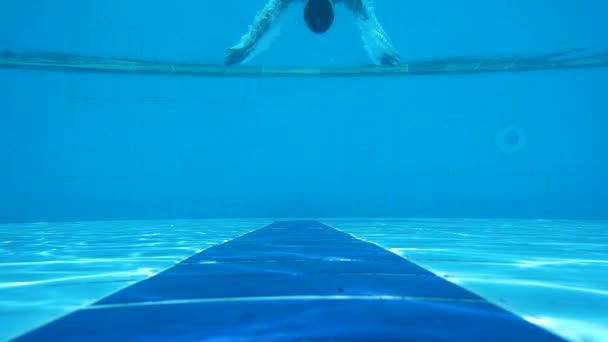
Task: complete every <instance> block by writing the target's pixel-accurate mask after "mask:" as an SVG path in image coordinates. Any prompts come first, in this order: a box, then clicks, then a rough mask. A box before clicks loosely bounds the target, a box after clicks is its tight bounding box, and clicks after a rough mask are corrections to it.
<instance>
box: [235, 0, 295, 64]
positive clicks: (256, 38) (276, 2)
mask: <svg viewBox="0 0 608 342" xmlns="http://www.w3.org/2000/svg"><path fill="white" fill-rule="evenodd" d="M295 1H298V0H268V3H267V4H266V6H264V8H263V9H262V11H261V12H260V13H259V14H258V15H257V17H256V18H255V21H254V22H253V24H252V25H251V26H250V27H249V31H247V33H246V34H245V35H244V36H243V37H241V40H240V41H239V42H238V43H237V44H236V45H235V46H233V47H231V48H230V49H228V51H229V53H228V55H227V56H226V58H225V60H224V62H225V64H226V65H231V64H237V63H240V62H242V61H244V60H245V59H246V58H247V57H249V56H250V55H251V53H252V52H253V51H254V49H255V47H256V45H257V44H258V43H259V42H260V40H261V39H262V38H263V37H264V35H265V34H266V33H268V31H270V29H271V28H272V26H273V24H274V23H275V21H276V20H277V19H278V17H279V16H280V15H281V14H282V13H283V12H284V11H285V10H286V9H287V7H289V5H291V4H292V3H294V2H295Z"/></svg>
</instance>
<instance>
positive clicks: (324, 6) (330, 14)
mask: <svg viewBox="0 0 608 342" xmlns="http://www.w3.org/2000/svg"><path fill="white" fill-rule="evenodd" d="M304 20H305V21H306V25H307V26H308V28H309V29H310V30H311V31H312V32H314V33H319V34H320V33H325V32H327V30H329V28H330V27H331V25H332V24H333V22H334V5H333V3H332V1H331V0H308V2H307V3H306V7H304Z"/></svg>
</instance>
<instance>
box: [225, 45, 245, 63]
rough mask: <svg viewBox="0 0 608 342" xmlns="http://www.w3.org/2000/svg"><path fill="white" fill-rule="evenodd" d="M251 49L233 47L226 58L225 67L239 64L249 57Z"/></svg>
mask: <svg viewBox="0 0 608 342" xmlns="http://www.w3.org/2000/svg"><path fill="white" fill-rule="evenodd" d="M249 51H250V49H248V48H242V47H231V48H229V49H228V54H227V55H226V57H225V58H224V64H225V65H234V64H239V63H241V62H242V61H244V60H245V59H246V58H247V57H248V56H249Z"/></svg>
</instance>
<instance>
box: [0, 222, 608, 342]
mask: <svg viewBox="0 0 608 342" xmlns="http://www.w3.org/2000/svg"><path fill="white" fill-rule="evenodd" d="M271 222H272V220H204V221H167V222H154V221H142V222H134V221H129V222H87V223H65V224H54V223H53V224H51V223H48V224H47V223H39V224H23V225H0V243H1V245H0V249H1V251H2V252H3V253H2V257H0V258H1V259H0V268H1V270H2V272H1V276H0V317H1V318H2V319H0V340H3V339H10V338H15V337H17V336H22V337H21V338H20V339H18V340H40V339H41V338H40V337H41V336H46V337H47V338H48V337H49V336H53V340H69V339H70V338H73V339H74V338H75V339H76V340H78V338H76V337H77V336H81V337H82V336H87V334H89V335H90V334H91V333H92V332H95V334H94V335H95V336H100V339H104V340H107V339H109V338H115V339H116V338H118V339H121V340H124V339H129V338H131V339H134V338H135V337H136V336H140V337H142V336H145V334H152V335H149V336H150V337H151V336H157V337H158V336H164V337H166V338H169V337H170V336H173V337H174V338H175V337H177V336H181V340H191V339H197V338H199V339H200V338H211V337H214V338H220V340H221V338H222V337H223V338H225V339H226V340H231V339H232V340H233V339H238V338H247V337H251V336H257V337H260V336H261V337H263V339H265V340H285V339H301V338H308V339H328V338H336V337H342V338H347V339H348V338H351V339H352V338H353V337H357V336H359V337H362V336H363V337H368V339H369V338H372V337H375V338H380V339H382V340H391V339H392V340H403V339H404V338H403V337H404V336H407V337H408V338H406V340H407V339H410V340H429V341H435V340H446V338H447V337H448V336H452V339H451V340H454V339H453V338H457V337H458V338H459V339H460V340H471V339H475V338H479V339H481V340H483V339H485V338H487V337H488V336H491V335H493V334H494V335H496V334H497V332H499V331H501V329H503V330H504V333H501V334H500V336H504V337H505V338H509V339H510V340H513V339H517V340H521V339H522V338H520V337H518V336H527V337H529V338H531V337H533V336H536V338H534V339H533V340H543V339H546V340H559V339H558V338H557V337H556V335H559V336H561V337H563V338H566V339H568V340H572V341H601V340H606V338H607V336H608V333H607V331H608V322H606V318H605V317H608V315H607V312H606V309H605V308H606V307H608V303H607V294H608V293H606V292H607V291H605V290H603V289H606V288H608V286H607V285H608V284H606V280H605V279H604V278H605V277H603V276H602V274H606V272H605V271H606V264H607V263H608V262H607V261H606V260H607V258H606V253H607V252H606V244H607V240H608V239H607V237H606V235H605V234H604V235H602V231H604V230H605V227H606V223H605V222H597V221H593V222H581V221H538V220H537V221H529V220H528V221H513V220H509V221H505V220H502V221H499V220H434V219H416V220H411V219H410V220H397V219H386V220H362V219H358V220H336V219H330V220H323V222H324V223H326V224H327V225H328V226H331V227H335V228H338V230H336V229H333V228H330V227H328V226H326V225H323V224H318V223H315V222H314V221H294V222H292V221H285V222H283V221H282V222H283V223H274V224H270V223H271ZM269 224H270V225H269ZM262 227H265V228H262ZM259 228H262V229H259ZM573 231H576V232H577V234H575V235H573V234H572V232H573ZM365 241H367V242H365ZM210 246H213V247H211V248H207V247H210ZM391 252H392V253H391ZM159 272H160V273H159ZM142 280H143V281H142ZM237 307H238V310H235V308H237ZM231 308H232V309H231ZM220 312H222V313H223V314H219V313H220ZM209 313H213V314H211V315H209ZM66 315H67V316H66ZM121 315H126V316H124V317H131V318H130V319H127V318H120V317H121ZM134 317H135V318H134ZM175 317H180V319H179V320H178V321H179V322H180V323H179V324H168V323H167V322H170V321H171V318H175ZM137 318H140V319H139V321H138V319H137ZM155 320H158V321H159V322H162V323H163V324H158V325H154V324H149V323H146V322H150V321H155ZM49 322H51V323H50V324H48V323H49ZM87 322H88V324H87ZM91 322H95V324H91ZM104 322H105V323H106V324H109V326H117V324H118V323H120V322H122V323H123V325H124V326H118V328H113V329H108V328H107V326H106V327H105V328H104ZM305 322H316V324H315V325H314V326H315V327H316V328H315V329H310V326H307V325H304V326H303V324H305ZM192 326H196V327H197V329H194V330H188V327H192ZM39 327H42V329H36V328H39ZM235 327H237V328H235ZM480 327H481V328H480ZM539 327H543V328H544V329H543V328H539ZM95 329H99V330H95ZM545 329H547V330H545ZM547 331H552V332H553V333H554V334H556V335H553V334H551V333H548V332H547ZM101 332H105V335H104V334H101ZM178 332H182V333H183V334H185V333H186V332H187V333H188V334H187V335H179V333H178ZM24 333H26V334H25V335H23V334H24ZM40 334H42V335H40ZM108 334H110V335H108ZM111 334H115V335H111ZM138 334H139V335H138ZM197 334H198V335H197ZM210 334H211V335H210ZM281 334H283V335H281ZM349 334H350V335H349ZM446 334H447V335H446ZM518 334H521V335H518ZM535 334H537V335H535ZM70 336H71V337H70ZM102 337H103V338H102ZM80 339H82V338H80ZM87 339H89V340H90V338H87ZM175 340H178V339H175Z"/></svg>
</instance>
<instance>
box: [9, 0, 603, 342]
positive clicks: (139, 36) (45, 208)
mask: <svg viewBox="0 0 608 342" xmlns="http://www.w3.org/2000/svg"><path fill="white" fill-rule="evenodd" d="M264 3H265V0H247V1H245V0H230V1H229V0H225V1H221V2H217V3H213V2H212V1H209V0H208V1H198V0H183V1H179V2H177V3H172V4H168V3H167V2H161V1H156V0H152V1H150V0H147V1H145V0H133V1H129V2H127V3H125V2H124V1H118V0H107V1H84V2H78V1H72V0H54V1H50V0H23V1H13V2H11V3H7V4H4V5H3V6H1V7H2V8H1V9H0V340H5V339H10V338H14V337H17V336H19V335H20V334H23V333H26V332H28V331H30V330H31V329H33V328H35V327H39V326H41V325H43V324H45V323H48V322H50V321H52V320H54V319H57V318H60V317H63V316H64V315H66V314H68V313H70V312H73V311H74V310H77V309H81V308H86V307H87V306H89V305H90V304H92V303H94V302H96V301H98V300H100V299H101V298H104V297H106V296H108V295H110V294H113V293H115V292H116V291H118V290H120V289H123V288H125V287H128V286H130V285H133V284H137V283H138V282H139V281H142V280H144V279H147V278H149V277H151V276H154V275H156V274H158V273H159V272H161V271H163V270H165V269H167V268H170V267H173V266H175V265H176V264H177V263H179V262H180V261H183V260H184V259H186V258H188V257H191V256H192V255H194V254H196V253H199V252H202V251H205V250H206V248H208V247H211V246H216V245H218V244H222V243H224V242H226V241H229V240H232V239H235V238H237V237H239V236H242V235H243V234H245V233H248V232H251V231H254V230H257V229H259V228H262V227H264V226H266V225H268V224H270V223H272V222H273V221H274V220H275V219H276V218H313V219H318V218H324V219H322V220H321V221H322V222H323V223H325V224H327V225H329V226H332V227H334V228H336V229H338V230H340V231H343V232H346V233H348V234H352V235H353V236H354V237H356V238H358V239H361V240H363V241H368V242H371V243H373V244H377V245H378V246H381V247H382V248H385V249H387V250H389V251H391V252H392V253H394V254H397V255H400V256H402V257H404V258H405V259H407V260H409V261H411V262H414V263H416V264H417V265H420V266H422V267H424V268H425V269H427V270H429V271H431V272H433V273H435V274H436V275H438V276H439V277H441V278H443V279H446V280H448V281H450V282H451V283H453V284H456V285H458V286H461V287H463V288H465V289H467V290H469V291H471V292H472V293H475V294H477V295H479V296H481V297H483V298H485V299H487V300H488V301H490V302H491V303H494V304H496V305H498V306H500V307H502V308H504V309H507V310H509V311H510V312H512V313H514V314H516V315H518V316H520V317H523V318H524V319H525V320H527V321H528V322H531V323H533V324H536V325H539V326H542V327H544V328H546V329H548V330H550V331H552V332H553V333H555V334H557V335H559V336H561V337H563V338H566V339H568V340H571V341H605V340H608V321H607V319H606V317H608V310H607V309H606V308H607V307H608V292H607V291H608V283H607V281H606V280H605V279H608V269H607V267H608V266H607V265H608V257H607V254H608V252H606V251H607V250H608V248H607V247H608V246H607V244H608V235H607V234H608V233H607V231H608V221H606V220H607V219H608V210H607V209H606V208H607V206H606V203H608V178H607V177H606V175H607V174H608V159H607V158H605V157H604V154H605V151H607V150H608V135H607V134H606V131H607V129H608V116H607V115H606V113H608V101H607V100H606V96H605V93H606V89H608V41H607V40H606V39H605V32H608V20H607V19H608V16H607V13H608V2H603V1H596V0H581V1H578V2H576V3H574V2H573V1H570V0H554V1H546V0H542V1H540V0H539V1H532V2H531V1H525V0H496V1H491V2H481V1H479V0H462V1H449V0H428V1H420V0H376V1H375V11H376V14H377V17H378V20H379V22H380V23H381V24H382V26H383V28H384V30H385V31H386V32H387V34H388V35H389V36H390V38H391V40H392V43H393V45H394V47H395V49H396V50H397V51H398V52H399V54H400V55H401V59H402V60H401V62H402V63H403V64H401V65H400V66H397V67H395V68H391V67H387V68H376V67H373V66H371V67H370V65H371V63H372V60H371V59H370V58H369V56H368V54H367V52H366V48H365V44H364V42H365V41H366V40H365V39H364V42H362V41H361V39H360V38H361V37H360V35H363V36H364V37H368V38H367V39H368V40H367V42H369V37H370V36H374V32H371V31H369V32H364V33H363V34H362V33H361V32H360V29H361V28H362V27H363V30H364V31H365V29H366V27H367V28H369V25H368V26H365V25H363V26H362V25H357V22H356V19H355V17H354V16H353V15H352V14H351V13H349V11H348V10H347V9H346V8H345V7H343V6H339V5H338V6H336V12H335V14H336V16H335V22H334V23H333V26H332V27H331V29H330V30H329V31H328V32H327V33H325V34H323V35H316V34H312V33H311V32H310V31H309V30H308V29H307V28H306V25H304V21H303V18H302V9H303V5H302V4H296V5H294V6H293V7H292V8H290V10H289V11H288V12H287V13H286V14H285V15H284V17H283V18H282V21H281V22H282V25H281V27H280V29H279V30H273V32H272V34H273V35H274V38H275V39H274V41H273V43H272V44H271V45H269V46H268V48H267V49H265V50H264V51H261V52H260V53H259V54H258V55H256V56H255V58H253V59H252V60H251V61H249V62H247V63H246V64H245V65H239V66H231V67H225V66H224V65H223V62H224V57H225V55H226V53H227V49H228V48H229V47H231V46H233V45H234V44H235V43H236V42H237V41H238V40H239V38H240V37H241V36H242V35H243V34H244V33H245V32H246V30H247V29H248V26H249V25H250V24H251V22H252V21H253V19H254V16H255V14H256V13H257V12H258V11H259V10H260V9H261V8H262V7H263V6H264ZM366 35H367V36H366ZM372 45H373V44H372ZM376 48H377V47H376ZM336 73H340V74H336ZM280 75H282V76H281V77H278V76H280ZM320 76H324V77H320ZM419 217H426V218H428V219H416V218H419Z"/></svg>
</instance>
